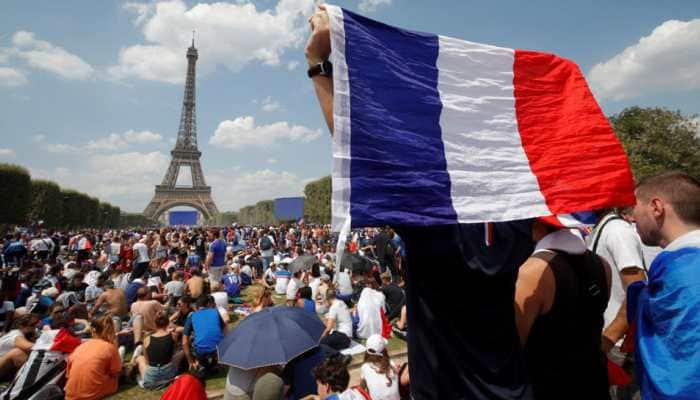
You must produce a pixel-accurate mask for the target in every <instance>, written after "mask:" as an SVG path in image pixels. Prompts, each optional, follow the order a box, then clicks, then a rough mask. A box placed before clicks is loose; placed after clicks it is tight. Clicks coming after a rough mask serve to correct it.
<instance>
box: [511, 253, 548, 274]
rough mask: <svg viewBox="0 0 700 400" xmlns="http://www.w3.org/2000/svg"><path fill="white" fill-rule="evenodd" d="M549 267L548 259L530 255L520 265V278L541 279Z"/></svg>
mask: <svg viewBox="0 0 700 400" xmlns="http://www.w3.org/2000/svg"><path fill="white" fill-rule="evenodd" d="M548 267H549V264H547V262H546V261H544V260H542V259H540V258H536V257H530V258H528V259H527V260H525V262H524V263H523V265H521V266H520V269H519V270H518V279H528V280H529V279H535V280H539V279H541V278H542V276H543V275H544V273H545V271H546V270H547V269H548Z"/></svg>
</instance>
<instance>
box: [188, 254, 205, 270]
mask: <svg viewBox="0 0 700 400" xmlns="http://www.w3.org/2000/svg"><path fill="white" fill-rule="evenodd" d="M187 262H188V263H189V264H190V268H199V267H201V266H202V259H201V258H199V255H197V254H192V255H191V256H189V257H187Z"/></svg>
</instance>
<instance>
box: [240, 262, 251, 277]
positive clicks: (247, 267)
mask: <svg viewBox="0 0 700 400" xmlns="http://www.w3.org/2000/svg"><path fill="white" fill-rule="evenodd" d="M241 273H242V274H246V275H248V276H249V277H251V278H252V277H253V270H252V269H251V268H250V265H248V264H246V265H244V266H242V267H241Z"/></svg>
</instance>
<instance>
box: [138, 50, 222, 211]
mask: <svg viewBox="0 0 700 400" xmlns="http://www.w3.org/2000/svg"><path fill="white" fill-rule="evenodd" d="M197 58H198V54H197V49H196V48H195V47H194V38H193V39H192V46H190V48H188V49H187V80H186V82H185V95H184V99H183V101H182V115H181V116H180V128H179V129H178V132H177V142H176V143H175V148H174V149H173V150H172V151H171V152H170V155H171V156H172V158H171V160H170V166H169V167H168V171H167V172H166V173H165V177H163V182H162V183H161V184H160V185H156V192H155V196H153V200H151V202H150V203H148V206H146V209H145V210H144V211H143V214H144V215H145V216H146V217H149V218H152V219H157V218H159V217H160V216H161V215H162V214H163V213H164V212H165V211H167V210H169V209H171V208H173V207H177V206H190V207H193V208H195V209H197V210H198V211H199V212H201V213H202V215H203V217H204V219H212V218H213V217H214V216H215V215H216V214H218V212H219V211H218V209H217V208H216V204H214V199H213V198H212V197H211V187H209V186H207V184H206V182H205V181H204V173H202V165H201V164H200V162H199V159H200V158H201V156H202V153H201V152H200V151H199V150H198V148H197V118H196V115H195V77H196V74H195V64H196V63H197ZM183 166H187V167H189V168H190V172H191V173H192V186H178V185H177V177H178V175H179V174H180V168H181V167H183Z"/></svg>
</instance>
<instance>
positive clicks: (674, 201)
mask: <svg viewBox="0 0 700 400" xmlns="http://www.w3.org/2000/svg"><path fill="white" fill-rule="evenodd" d="M636 193H637V197H638V198H639V199H640V200H643V201H647V200H649V198H650V197H652V196H655V195H657V196H659V197H662V198H663V199H664V200H666V201H667V202H668V203H670V204H671V207H673V210H674V211H675V212H676V214H678V217H679V218H680V219H681V220H682V221H683V222H687V223H692V224H700V181H698V180H697V179H695V178H693V177H692V176H690V175H688V174H686V173H684V172H678V171H672V172H664V173H662V174H658V175H654V176H651V177H648V178H645V179H642V180H641V181H640V182H639V184H638V185H637V191H636Z"/></svg>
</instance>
